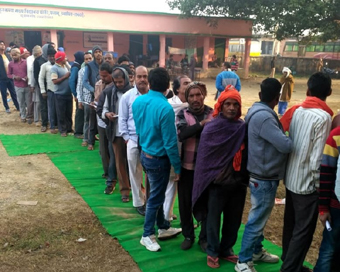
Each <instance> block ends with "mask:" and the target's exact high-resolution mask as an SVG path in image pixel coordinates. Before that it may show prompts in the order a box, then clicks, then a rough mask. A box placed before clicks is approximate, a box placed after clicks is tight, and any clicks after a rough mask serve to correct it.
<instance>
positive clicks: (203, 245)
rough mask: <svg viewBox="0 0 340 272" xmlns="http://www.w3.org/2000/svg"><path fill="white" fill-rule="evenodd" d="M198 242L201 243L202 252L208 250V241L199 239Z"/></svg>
mask: <svg viewBox="0 0 340 272" xmlns="http://www.w3.org/2000/svg"><path fill="white" fill-rule="evenodd" d="M198 244H199V245H200V247H201V250H202V252H203V253H206V252H207V247H208V242H207V241H203V240H200V241H198Z"/></svg>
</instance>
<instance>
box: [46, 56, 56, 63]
mask: <svg viewBox="0 0 340 272" xmlns="http://www.w3.org/2000/svg"><path fill="white" fill-rule="evenodd" d="M47 59H48V61H49V62H50V63H51V64H55V57H54V55H48V56H47Z"/></svg>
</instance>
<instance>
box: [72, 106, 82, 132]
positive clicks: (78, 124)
mask: <svg viewBox="0 0 340 272" xmlns="http://www.w3.org/2000/svg"><path fill="white" fill-rule="evenodd" d="M83 128H84V109H79V107H78V102H76V114H75V117H74V135H75V136H77V135H83V132H84V131H83Z"/></svg>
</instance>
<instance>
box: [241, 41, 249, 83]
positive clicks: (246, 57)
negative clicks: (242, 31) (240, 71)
mask: <svg viewBox="0 0 340 272" xmlns="http://www.w3.org/2000/svg"><path fill="white" fill-rule="evenodd" d="M250 45H251V38H247V39H246V43H245V50H244V64H243V66H244V67H243V68H244V78H248V77H249V65H250Z"/></svg>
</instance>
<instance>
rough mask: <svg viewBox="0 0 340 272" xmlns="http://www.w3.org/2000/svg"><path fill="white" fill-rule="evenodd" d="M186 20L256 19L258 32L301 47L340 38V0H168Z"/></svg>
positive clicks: (255, 28)
mask: <svg viewBox="0 0 340 272" xmlns="http://www.w3.org/2000/svg"><path fill="white" fill-rule="evenodd" d="M167 2H168V4H169V6H170V7H171V8H172V9H175V8H177V9H179V10H180V12H181V14H182V16H183V17H186V18H187V17H191V16H225V17H232V18H242V19H246V20H254V30H255V32H259V31H264V32H266V33H268V34H273V35H274V37H275V38H276V39H277V40H283V39H285V38H287V37H296V38H298V40H299V42H300V43H301V44H307V43H308V42H310V41H311V40H313V39H317V40H319V41H327V40H330V39H333V40H334V39H338V38H339V37H340V13H339V12H340V1H339V0H285V1H283V0H242V1H237V0H200V1H199V0H167Z"/></svg>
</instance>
